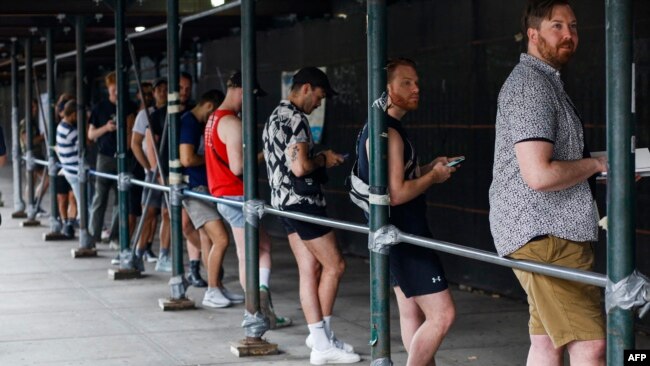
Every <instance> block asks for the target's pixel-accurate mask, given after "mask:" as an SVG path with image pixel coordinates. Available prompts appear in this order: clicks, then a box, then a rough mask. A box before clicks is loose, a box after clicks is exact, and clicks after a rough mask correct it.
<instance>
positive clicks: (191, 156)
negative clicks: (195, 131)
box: [179, 144, 205, 168]
mask: <svg viewBox="0 0 650 366" xmlns="http://www.w3.org/2000/svg"><path fill="white" fill-rule="evenodd" d="M179 146H180V155H181V165H182V166H184V167H186V168H189V167H192V166H198V165H203V164H205V157H203V156H202V155H197V154H196V152H195V151H194V148H195V147H194V145H192V144H180V145H179Z"/></svg>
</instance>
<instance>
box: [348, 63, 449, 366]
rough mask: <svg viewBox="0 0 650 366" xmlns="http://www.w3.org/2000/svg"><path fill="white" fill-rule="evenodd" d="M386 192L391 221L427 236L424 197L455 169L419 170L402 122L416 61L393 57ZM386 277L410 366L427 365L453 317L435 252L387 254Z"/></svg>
mask: <svg viewBox="0 0 650 366" xmlns="http://www.w3.org/2000/svg"><path fill="white" fill-rule="evenodd" d="M386 70H387V73H388V75H387V83H388V84H387V89H388V96H389V107H388V110H387V114H388V115H387V116H386V119H387V121H386V122H387V125H388V189H389V194H390V206H391V207H390V217H389V221H390V223H391V224H393V225H395V226H396V227H397V228H398V229H400V230H401V231H403V232H406V233H409V234H414V235H419V236H424V237H431V232H430V231H429V228H428V226H427V220H426V200H425V195H424V193H425V192H426V190H427V189H428V188H429V187H431V186H432V185H433V184H435V183H442V182H444V181H446V180H447V179H449V177H450V176H451V174H452V173H453V172H454V171H456V169H455V168H452V167H448V166H447V163H448V162H449V160H451V158H447V157H438V158H436V159H434V160H433V161H432V162H430V163H429V164H426V165H422V166H419V162H418V156H417V153H416V152H415V149H414V147H413V145H412V144H411V141H409V138H408V135H407V133H406V130H404V128H403V127H402V123H401V119H402V118H403V117H404V115H406V113H408V112H409V111H412V110H415V109H417V107H418V102H419V87H418V75H417V72H416V70H415V63H414V62H413V61H411V60H407V59H402V58H400V59H395V60H392V61H390V62H389V63H388V65H387V67H386ZM368 144H369V141H368V129H367V128H364V130H363V132H362V134H361V138H360V139H359V146H357V152H358V154H359V175H360V178H361V179H363V180H364V181H365V182H366V183H367V182H368V177H369V175H368V166H369V164H368ZM389 261H390V279H391V284H392V285H393V288H394V290H395V295H396V297H397V304H398V307H399V312H400V326H401V334H402V342H403V343H404V347H405V348H406V351H407V352H408V354H409V357H408V364H409V365H410V364H413V365H428V364H430V363H431V362H432V361H433V360H434V357H435V354H436V351H437V350H438V347H439V346H440V343H442V339H443V337H444V336H445V335H446V334H447V331H448V330H449V328H450V327H451V324H452V323H453V321H454V317H455V308H454V302H453V300H452V298H451V293H450V292H449V289H448V288H447V279H446V278H445V274H444V271H443V269H442V265H441V264H440V260H439V259H438V256H437V255H436V253H435V252H434V251H433V250H431V249H427V248H423V247H419V246H416V245H411V244H408V243H400V244H397V245H394V246H393V247H392V248H391V250H390V258H389Z"/></svg>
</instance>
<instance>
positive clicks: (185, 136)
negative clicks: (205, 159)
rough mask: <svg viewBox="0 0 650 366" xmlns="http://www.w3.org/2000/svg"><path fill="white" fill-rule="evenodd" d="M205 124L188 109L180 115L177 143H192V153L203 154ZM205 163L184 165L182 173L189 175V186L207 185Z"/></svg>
mask: <svg viewBox="0 0 650 366" xmlns="http://www.w3.org/2000/svg"><path fill="white" fill-rule="evenodd" d="M204 131H205V125H204V124H202V123H200V122H199V121H198V120H197V119H196V117H194V114H192V111H191V110H189V111H187V112H185V113H184V114H183V115H182V116H181V136H180V141H179V144H190V145H194V153H195V154H197V155H200V156H205V147H204V142H203V133H204ZM205 169H206V167H205V164H203V165H197V166H192V167H187V168H186V167H184V168H183V175H186V176H188V177H189V182H188V184H189V187H190V188H194V187H198V186H207V185H208V175H207V172H206V170H205Z"/></svg>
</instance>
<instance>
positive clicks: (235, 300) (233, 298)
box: [219, 286, 245, 304]
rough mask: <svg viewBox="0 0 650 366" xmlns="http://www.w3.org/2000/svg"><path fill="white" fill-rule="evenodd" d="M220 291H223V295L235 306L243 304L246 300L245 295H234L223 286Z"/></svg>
mask: <svg viewBox="0 0 650 366" xmlns="http://www.w3.org/2000/svg"><path fill="white" fill-rule="evenodd" d="M219 290H221V293H222V294H223V296H225V297H226V298H227V299H228V300H230V302H232V303H233V304H241V303H243V302H244V300H245V298H244V295H241V294H237V293H234V292H232V291H230V290H228V289H227V288H225V287H224V286H221V287H220V288H219Z"/></svg>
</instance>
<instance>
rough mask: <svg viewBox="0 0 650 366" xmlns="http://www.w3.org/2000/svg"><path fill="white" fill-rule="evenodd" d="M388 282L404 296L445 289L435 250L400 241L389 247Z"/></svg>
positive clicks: (442, 272) (444, 280)
mask: <svg viewBox="0 0 650 366" xmlns="http://www.w3.org/2000/svg"><path fill="white" fill-rule="evenodd" d="M389 265H390V282H391V285H392V286H399V287H400V288H401V289H402V292H404V295H405V296H406V297H411V296H420V295H428V294H434V293H436V292H441V291H444V290H446V289H447V287H448V284H447V278H446V277H445V271H444V270H443V268H442V264H441V263H440V259H439V258H438V255H437V254H436V252H435V251H433V250H432V249H428V248H423V247H420V246H417V245H413V244H408V243H401V244H396V245H394V246H393V247H391V248H390V256H389Z"/></svg>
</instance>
